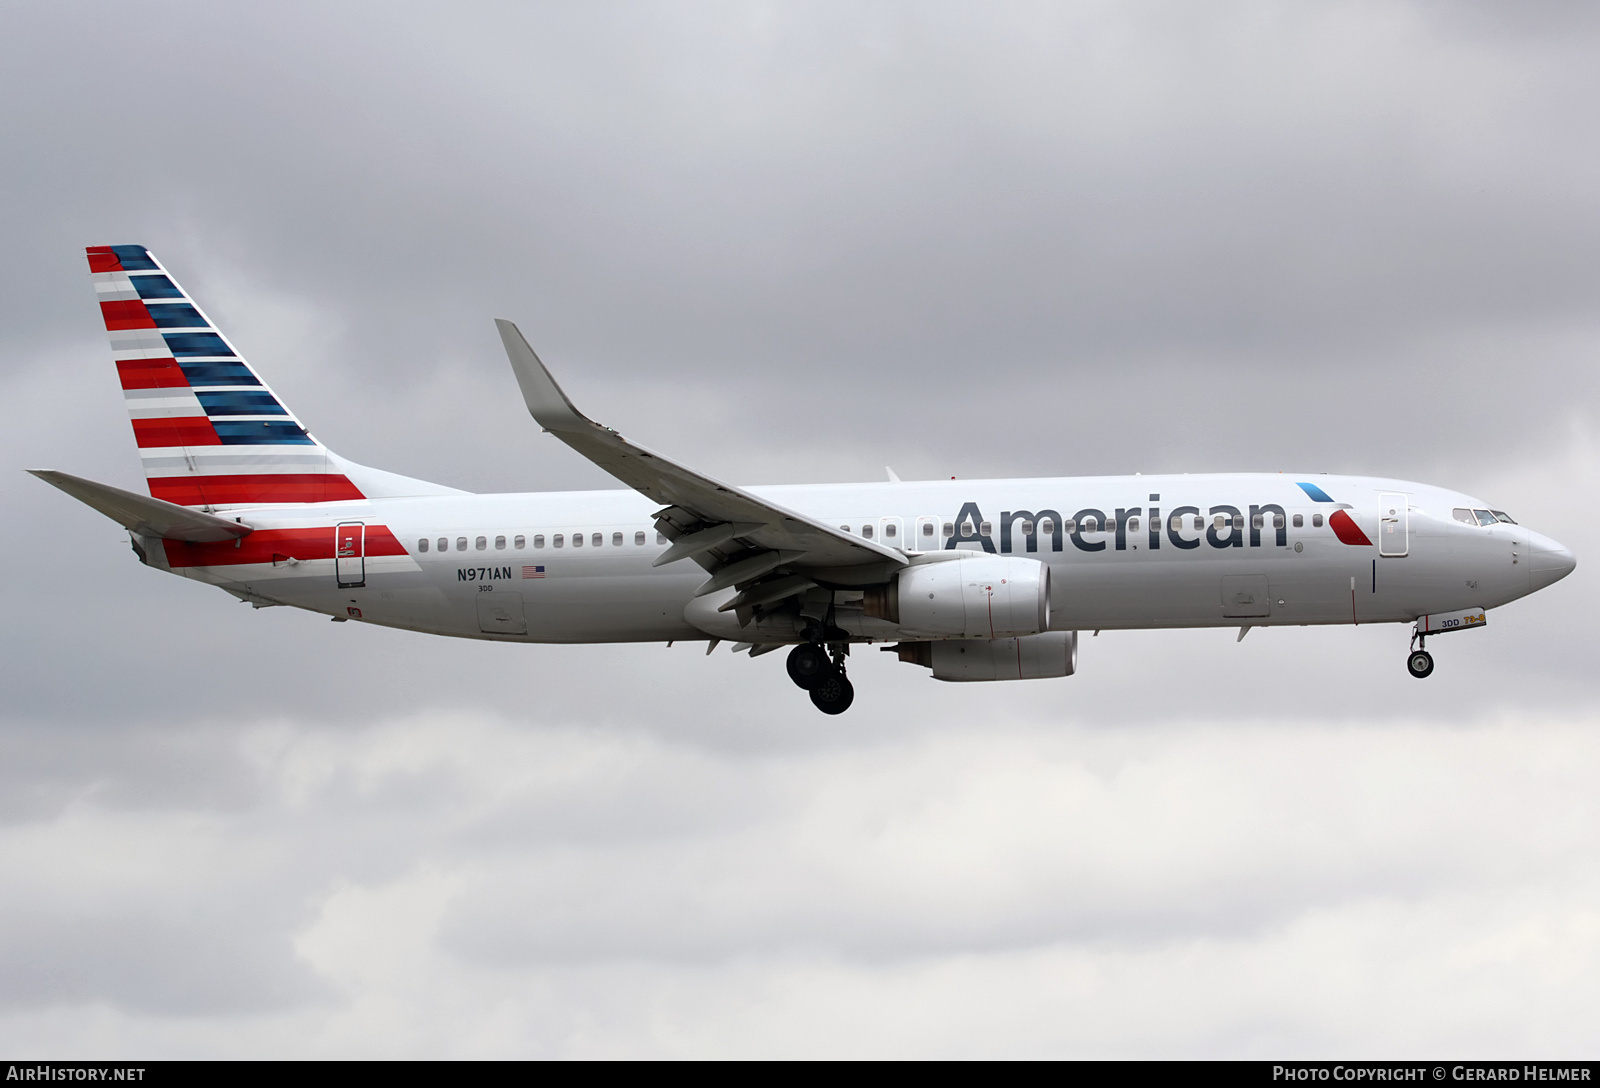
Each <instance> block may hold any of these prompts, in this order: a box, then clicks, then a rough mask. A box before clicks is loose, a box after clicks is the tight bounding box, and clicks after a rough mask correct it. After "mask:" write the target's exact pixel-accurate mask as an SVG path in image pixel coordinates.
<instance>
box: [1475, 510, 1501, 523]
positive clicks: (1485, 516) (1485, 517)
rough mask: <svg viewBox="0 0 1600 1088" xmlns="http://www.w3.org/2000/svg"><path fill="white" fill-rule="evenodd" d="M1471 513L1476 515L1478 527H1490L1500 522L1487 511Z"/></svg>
mask: <svg viewBox="0 0 1600 1088" xmlns="http://www.w3.org/2000/svg"><path fill="white" fill-rule="evenodd" d="M1473 513H1474V514H1477V515H1478V524H1479V525H1483V526H1490V525H1494V524H1496V523H1497V522H1499V520H1500V519H1499V518H1497V517H1495V516H1494V515H1493V514H1491V513H1489V511H1487V510H1474V511H1473Z"/></svg>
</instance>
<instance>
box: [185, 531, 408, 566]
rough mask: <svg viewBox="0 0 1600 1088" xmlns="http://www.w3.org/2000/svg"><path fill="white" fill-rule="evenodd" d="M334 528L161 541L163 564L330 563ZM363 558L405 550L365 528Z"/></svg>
mask: <svg viewBox="0 0 1600 1088" xmlns="http://www.w3.org/2000/svg"><path fill="white" fill-rule="evenodd" d="M335 532H337V530H336V529H335V527H334V526H332V525H327V526H313V527H311V528H309V529H257V530H256V531H255V532H253V533H251V534H250V535H249V536H247V537H243V538H241V539H240V541H239V542H238V543H237V544H234V543H232V542H229V541H223V542H221V543H217V544H187V543H185V542H183V541H181V540H164V541H162V543H163V544H164V545H165V546H166V552H167V563H168V564H169V565H171V566H174V567H232V566H238V565H240V564H242V563H272V562H277V563H282V562H283V561H284V560H286V559H290V558H294V559H299V560H302V561H303V560H307V559H332V558H333V535H334V533H335ZM365 550H366V555H367V558H369V559H370V558H372V557H373V556H378V555H405V554H406V550H405V548H404V547H402V546H401V544H400V541H398V540H396V539H395V535H394V534H393V533H391V532H390V531H389V527H388V526H386V525H368V526H367V540H366V549H365Z"/></svg>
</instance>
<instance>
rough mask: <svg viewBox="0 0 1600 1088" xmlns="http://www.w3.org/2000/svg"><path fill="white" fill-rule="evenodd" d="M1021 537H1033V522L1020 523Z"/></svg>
mask: <svg viewBox="0 0 1600 1088" xmlns="http://www.w3.org/2000/svg"><path fill="white" fill-rule="evenodd" d="M1022 535H1023V536H1032V535H1033V522H1031V521H1025V522H1023V523H1022Z"/></svg>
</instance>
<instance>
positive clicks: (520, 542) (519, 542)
mask: <svg viewBox="0 0 1600 1088" xmlns="http://www.w3.org/2000/svg"><path fill="white" fill-rule="evenodd" d="M511 546H512V547H513V548H515V549H517V551H519V552H520V551H521V550H522V549H523V548H526V547H527V546H528V538H527V537H525V536H518V537H513V538H512V540H511Z"/></svg>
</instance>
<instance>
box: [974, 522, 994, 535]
mask: <svg viewBox="0 0 1600 1088" xmlns="http://www.w3.org/2000/svg"><path fill="white" fill-rule="evenodd" d="M978 532H979V534H981V535H983V536H993V535H994V526H993V525H990V524H989V523H988V522H987V521H986V522H984V523H983V524H982V525H980V526H978Z"/></svg>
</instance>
